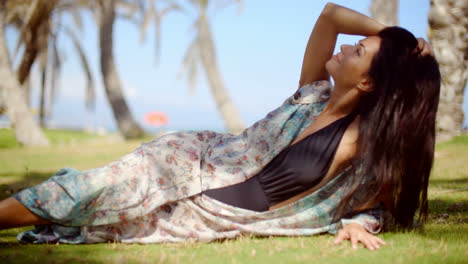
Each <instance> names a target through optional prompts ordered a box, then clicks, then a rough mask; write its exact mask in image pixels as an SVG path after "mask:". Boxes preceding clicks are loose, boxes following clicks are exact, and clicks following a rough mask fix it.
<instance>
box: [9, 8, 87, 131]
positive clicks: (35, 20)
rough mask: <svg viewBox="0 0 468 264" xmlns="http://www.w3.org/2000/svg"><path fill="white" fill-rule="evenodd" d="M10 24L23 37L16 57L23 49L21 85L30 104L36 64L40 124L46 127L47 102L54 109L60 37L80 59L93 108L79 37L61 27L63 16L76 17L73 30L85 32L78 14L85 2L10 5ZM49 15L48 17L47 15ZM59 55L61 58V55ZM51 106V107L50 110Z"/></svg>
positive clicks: (71, 29) (18, 72)
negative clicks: (31, 75) (31, 78)
mask: <svg viewBox="0 0 468 264" xmlns="http://www.w3.org/2000/svg"><path fill="white" fill-rule="evenodd" d="M8 3H9V5H8V7H9V8H8V11H9V12H8V15H7V23H8V25H12V26H13V27H15V28H17V29H18V31H19V32H20V37H19V39H18V42H17V44H16V50H15V54H17V53H18V50H19V49H20V48H21V47H23V48H24V49H23V50H24V51H23V53H22V58H21V61H20V64H19V67H18V70H17V78H18V81H19V82H20V83H21V84H22V85H23V87H24V92H25V95H26V100H27V101H29V100H28V99H29V94H30V92H29V85H28V81H29V76H30V72H31V69H32V66H33V64H34V63H36V62H37V64H38V66H39V67H38V68H39V74H40V95H39V102H40V103H39V122H40V124H41V126H42V127H43V126H44V125H45V113H46V111H47V110H46V99H47V100H48V101H49V105H50V106H51V105H52V103H53V100H54V95H55V90H56V82H57V79H58V77H59V73H60V71H61V66H62V63H61V58H60V57H61V56H63V55H64V52H63V50H61V51H60V52H59V49H58V41H59V36H60V35H65V36H67V37H68V38H70V39H71V41H72V43H73V45H74V47H75V50H76V53H77V54H78V56H79V59H80V62H81V65H82V68H83V71H84V73H85V76H86V79H87V89H86V105H87V106H88V108H92V106H93V102H94V80H93V76H92V73H91V71H90V67H89V64H88V60H87V58H86V55H85V53H84V50H83V48H82V45H81V42H80V41H79V38H78V37H77V33H76V31H75V30H74V29H73V28H71V27H70V26H68V25H66V24H63V23H62V14H70V15H71V16H72V17H73V21H74V25H73V26H74V27H76V28H78V29H80V30H81V29H82V26H81V25H82V22H81V15H80V12H79V10H80V9H82V8H83V7H84V6H85V5H84V2H77V1H72V0H60V1H57V0H54V1H44V0H35V1H34V2H33V3H32V4H31V1H20V0H17V1H9V2H8ZM46 14H48V15H46ZM59 53H60V55H59ZM50 106H49V107H50Z"/></svg>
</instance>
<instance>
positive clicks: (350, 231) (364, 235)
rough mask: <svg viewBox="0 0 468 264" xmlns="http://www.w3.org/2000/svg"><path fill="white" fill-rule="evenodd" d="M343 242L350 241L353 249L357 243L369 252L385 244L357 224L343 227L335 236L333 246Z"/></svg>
mask: <svg viewBox="0 0 468 264" xmlns="http://www.w3.org/2000/svg"><path fill="white" fill-rule="evenodd" d="M344 240H350V241H351V246H352V247H353V249H356V248H357V246H358V243H359V242H361V243H362V244H363V245H364V246H365V247H366V248H368V249H370V250H376V249H380V246H381V245H385V244H386V243H385V241H383V240H382V239H381V238H379V237H378V236H375V235H373V234H371V233H369V232H367V230H366V229H364V227H362V226H361V225H360V224H357V223H351V224H348V225H345V226H344V227H343V229H341V230H340V231H339V232H338V234H336V238H335V245H338V244H340V243H342V242H343V241H344Z"/></svg>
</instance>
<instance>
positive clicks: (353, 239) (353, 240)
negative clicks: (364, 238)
mask: <svg viewBox="0 0 468 264" xmlns="http://www.w3.org/2000/svg"><path fill="white" fill-rule="evenodd" d="M350 239H351V247H352V248H353V249H357V245H358V238H357V236H356V234H353V235H351V238H350Z"/></svg>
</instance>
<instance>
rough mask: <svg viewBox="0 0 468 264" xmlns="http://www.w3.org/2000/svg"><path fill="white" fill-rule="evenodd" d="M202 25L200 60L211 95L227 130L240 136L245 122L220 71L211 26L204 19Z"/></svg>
mask: <svg viewBox="0 0 468 264" xmlns="http://www.w3.org/2000/svg"><path fill="white" fill-rule="evenodd" d="M200 23H201V24H200V32H199V34H200V35H199V37H200V38H201V41H200V43H201V45H200V58H201V63H202V65H203V69H204V70H205V73H206V77H207V79H208V82H209V83H210V87H211V93H212V94H213V97H214V99H215V101H216V105H217V107H218V110H219V112H220V113H221V116H222V119H223V120H224V125H225V127H226V129H227V130H228V131H229V132H230V133H233V134H239V133H241V132H242V131H243V130H244V129H245V125H244V122H242V119H241V117H240V115H239V112H238V111H237V110H236V107H235V106H234V103H233V102H232V100H231V98H230V97H229V94H228V92H227V90H226V88H225V87H224V84H223V81H222V78H221V73H220V72H219V70H218V69H219V68H218V64H217V59H216V52H215V48H214V44H213V39H212V36H211V31H210V28H209V25H208V23H207V21H206V19H205V18H202V19H201V20H200Z"/></svg>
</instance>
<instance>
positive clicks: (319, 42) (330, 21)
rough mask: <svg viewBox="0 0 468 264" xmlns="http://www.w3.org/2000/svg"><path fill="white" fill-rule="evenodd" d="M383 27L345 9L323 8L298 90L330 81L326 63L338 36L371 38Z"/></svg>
mask: <svg viewBox="0 0 468 264" xmlns="http://www.w3.org/2000/svg"><path fill="white" fill-rule="evenodd" d="M384 28H385V25H383V24H381V23H379V22H377V21H375V20H373V19H371V18H369V17H367V16H365V15H363V14H361V13H358V12H356V11H353V10H351V9H348V8H346V7H342V6H339V5H335V4H333V3H328V4H327V5H325V7H324V8H323V11H322V13H321V14H320V16H319V18H318V19H317V22H316V23H315V26H314V29H313V30H312V33H311V35H310V37H309V41H308V43H307V47H306V50H305V54H304V60H303V62H302V70H301V77H300V79H299V87H301V86H302V85H304V84H307V83H311V82H313V81H318V80H329V79H330V76H329V74H328V72H327V70H326V69H325V64H326V62H327V61H328V60H329V59H330V58H331V56H332V55H333V50H334V49H335V45H336V39H337V36H338V34H340V33H343V34H350V35H362V36H371V35H376V34H377V33H378V32H379V31H380V30H382V29H384Z"/></svg>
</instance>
